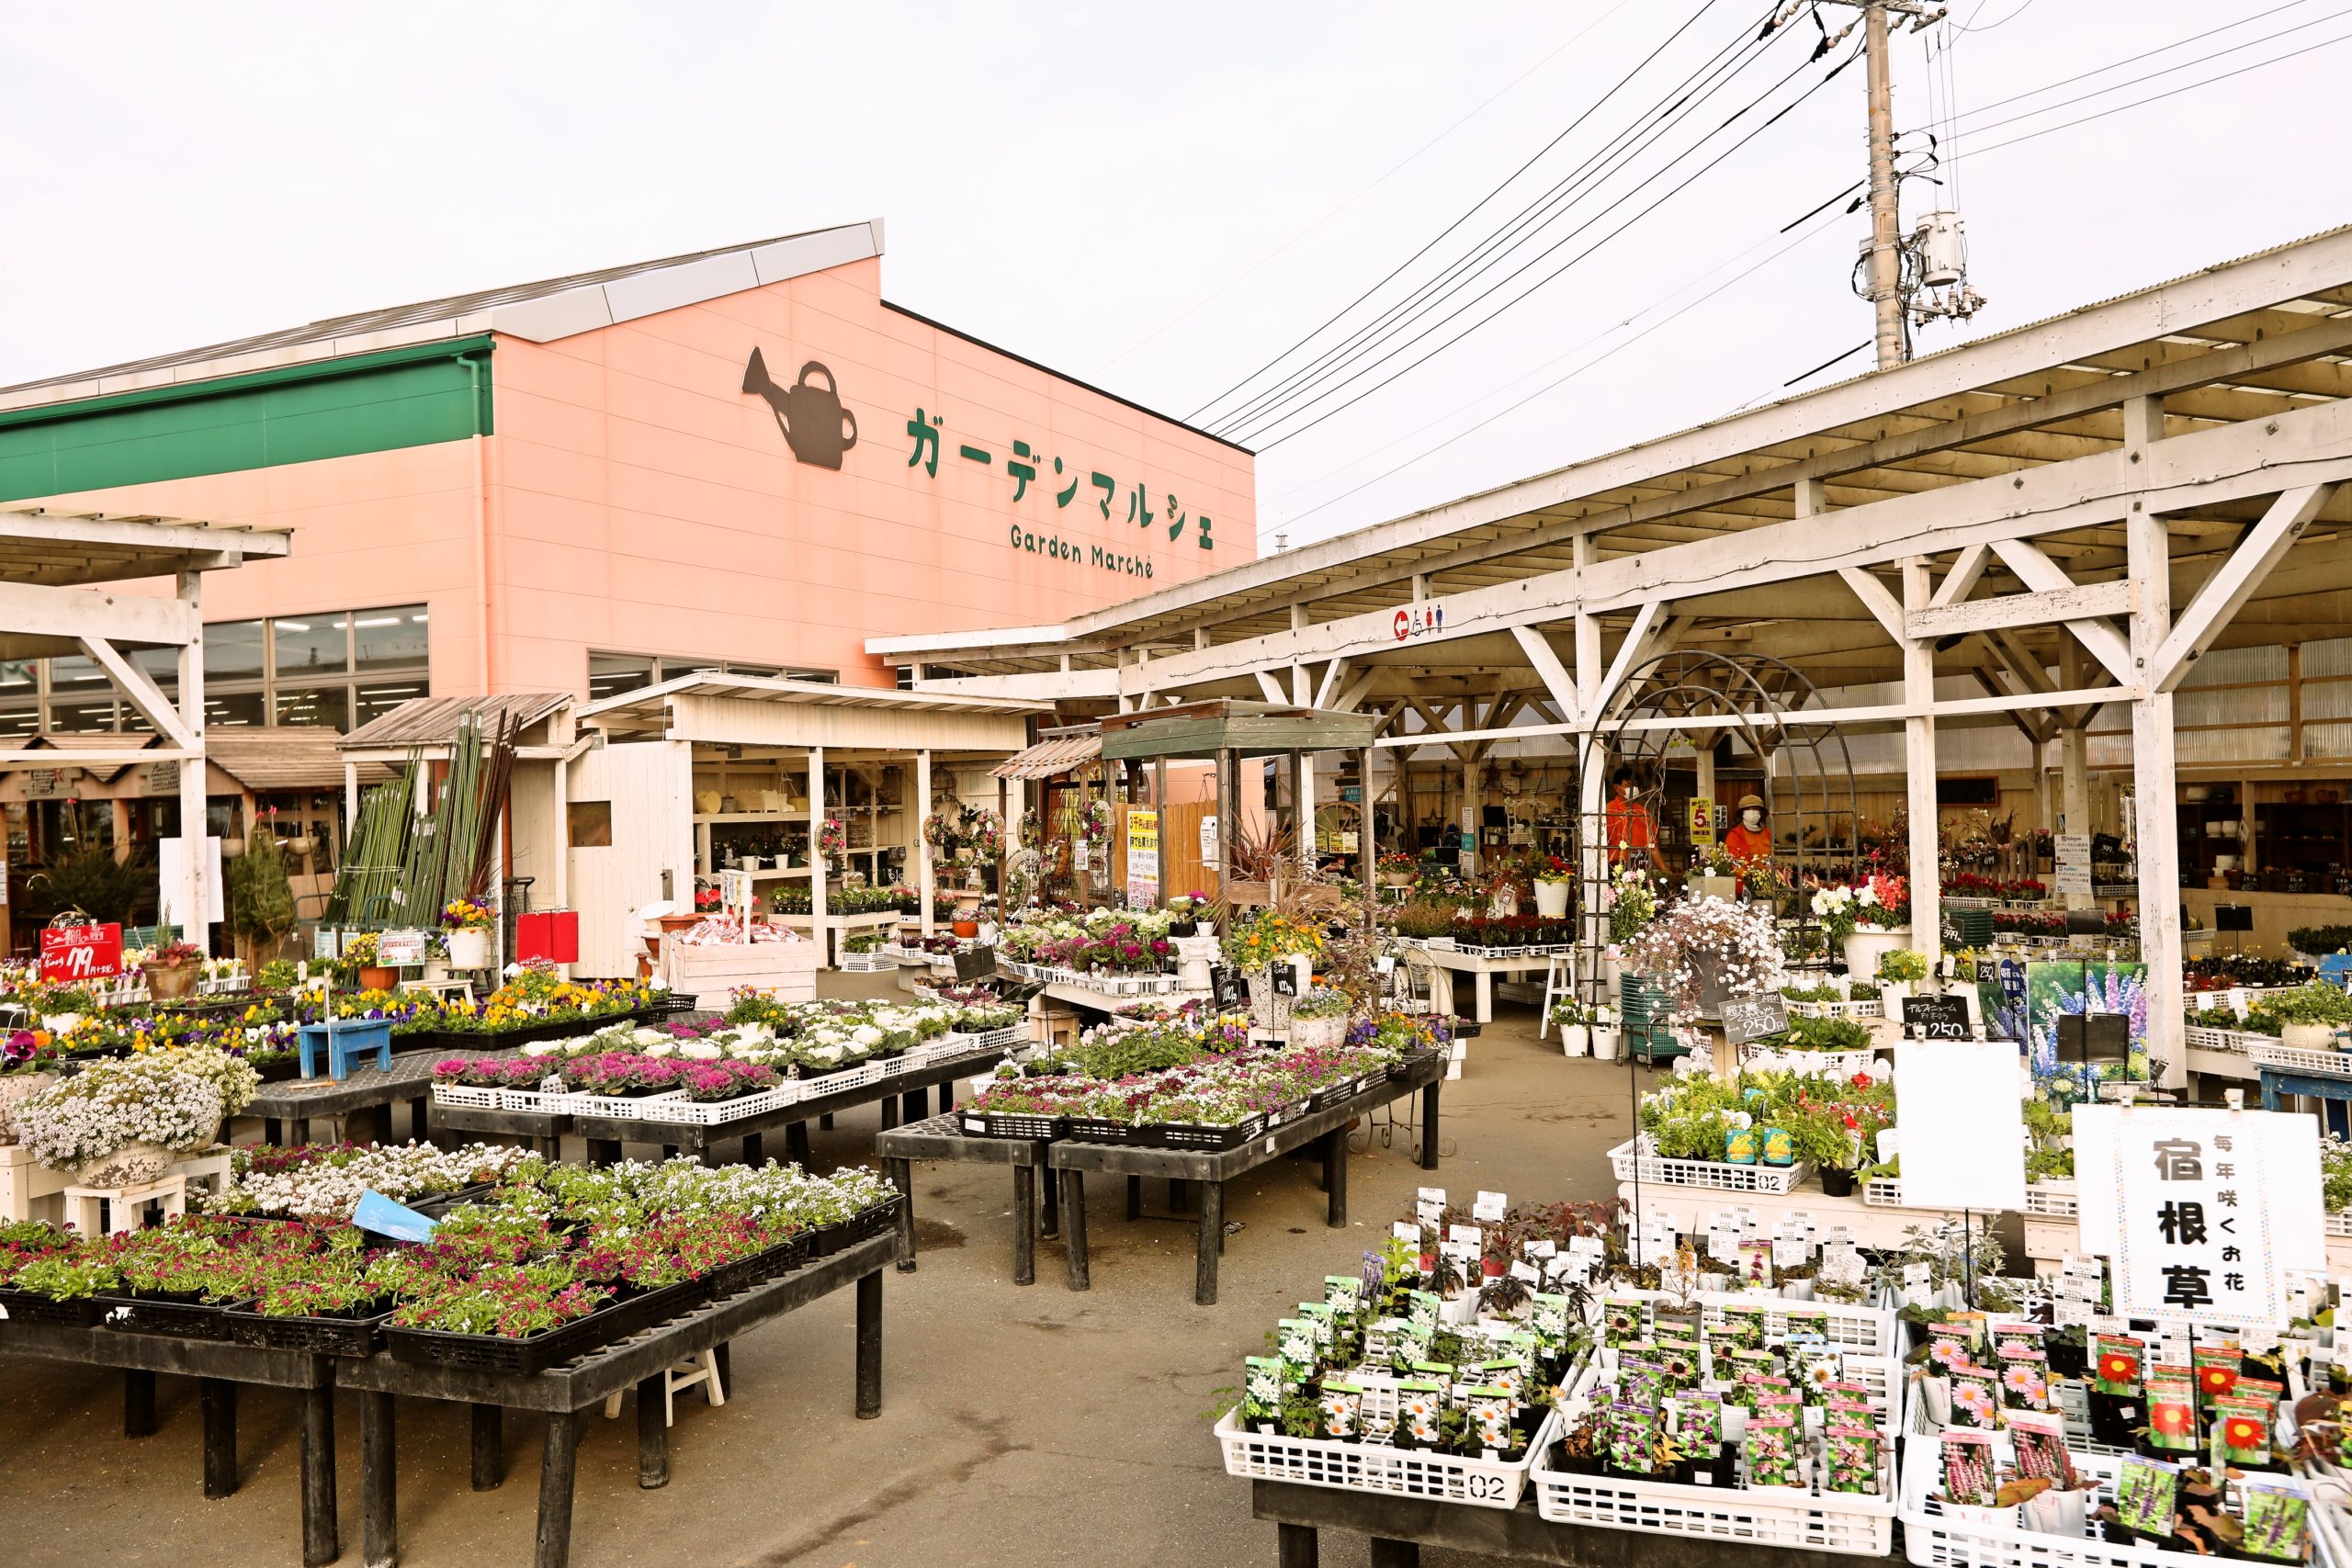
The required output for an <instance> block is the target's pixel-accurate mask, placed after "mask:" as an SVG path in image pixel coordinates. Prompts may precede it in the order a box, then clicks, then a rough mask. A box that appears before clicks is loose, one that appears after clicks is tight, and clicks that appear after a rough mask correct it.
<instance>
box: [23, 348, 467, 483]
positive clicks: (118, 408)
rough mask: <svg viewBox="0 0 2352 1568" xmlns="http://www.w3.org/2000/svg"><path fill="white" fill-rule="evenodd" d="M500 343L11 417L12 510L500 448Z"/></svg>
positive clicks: (285, 369) (347, 359)
mask: <svg viewBox="0 0 2352 1568" xmlns="http://www.w3.org/2000/svg"><path fill="white" fill-rule="evenodd" d="M495 346H496V345H495V343H494V340H493V339H492V336H491V334H489V333H477V334H474V335H471V336H468V337H461V338H445V339H442V340H440V341H438V342H435V343H429V344H412V345H409V346H407V347H402V348H388V349H380V350H378V351H376V352H374V353H370V354H355V355H345V356H343V357H340V358H334V359H322V360H317V361H313V362H312V363H310V364H307V365H286V366H277V367H272V368H270V369H266V370H253V371H247V372H245V373H244V374H243V375H237V376H222V377H219V378H213V379H210V380H204V381H189V382H183V383H177V384H175V385H172V386H168V387H147V388H142V389H140V390H138V391H132V392H117V393H114V394H112V395H110V396H107V397H99V398H85V399H81V400H76V401H74V402H66V403H49V404H45V405H42V406H40V407H38V408H26V409H11V410H7V411H6V412H0V501H24V500H29V499H34V498H38V497H40V496H49V495H62V494H68V493H71V492H74V491H86V490H104V489H107V488H110V487H112V486H116V485H127V484H146V483H152V482H153V481H155V480H159V479H191V478H195V477H198V476H199V475H205V474H225V473H235V472H238V471H240V470H243V469H246V468H277V467H282V466H284V465H286V464H288V463H309V462H315V461H318V460H319V459H321V458H325V457H356V456H357V455H359V454H361V453H367V452H388V451H393V450H396V449H398V448H400V447H403V446H428V445H432V444H434V443H436V442H443V441H462V440H465V439H467V438H468V437H470V436H474V435H489V434H494V430H495V426H494V423H493V420H492V393H491V373H490V367H491V355H492V350H493V349H494V347H495Z"/></svg>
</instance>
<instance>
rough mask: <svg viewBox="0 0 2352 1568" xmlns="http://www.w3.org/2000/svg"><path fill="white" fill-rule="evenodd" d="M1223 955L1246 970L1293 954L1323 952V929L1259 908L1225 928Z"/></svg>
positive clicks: (1255, 969) (1313, 955) (1252, 971)
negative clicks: (1252, 913) (1255, 912)
mask: <svg viewBox="0 0 2352 1568" xmlns="http://www.w3.org/2000/svg"><path fill="white" fill-rule="evenodd" d="M1224 941H1225V956H1226V957H1227V959H1228V960H1229V961H1230V962H1231V963H1232V964H1234V966H1235V967H1237V968H1238V969H1241V970H1243V971H1245V972H1247V973H1250V974H1255V973H1257V972H1258V971H1259V970H1261V969H1265V968H1269V967H1271V966H1272V965H1273V964H1276V963H1278V962H1280V961H1281V960H1283V959H1286V958H1290V957H1293V956H1298V957H1303V958H1306V959H1310V960H1311V959H1316V958H1320V957H1321V956H1323V929H1322V927H1320V926H1317V925H1313V924H1310V923H1309V922H1307V921H1305V920H1299V919H1293V918H1292V917H1290V916H1288V915H1284V914H1281V913H1279V912H1277V911H1275V910H1272V909H1266V910H1262V911H1261V912H1260V913H1258V914H1255V915H1252V916H1250V917H1249V918H1248V919H1240V920H1236V921H1234V922H1232V923H1231V924H1230V925H1229V926H1227V929H1226V933H1225V938H1224Z"/></svg>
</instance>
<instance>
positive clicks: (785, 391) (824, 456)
mask: <svg viewBox="0 0 2352 1568" xmlns="http://www.w3.org/2000/svg"><path fill="white" fill-rule="evenodd" d="M812 376H816V377H822V378H823V385H821V386H820V385H817V384H814V383H812V382H811V381H810V380H809V378H810V377H812ZM743 390H745V391H746V392H750V393H752V394H753V395H754V396H756V397H758V398H760V399H762V400H764V401H765V402H766V403H767V405H768V408H769V410H770V411H771V412H774V413H775V423H776V428H777V429H778V430H781V431H783V432H784V439H785V444H786V446H790V447H791V448H792V455H793V456H794V457H797V458H798V459H799V460H800V461H802V462H804V463H813V464H815V465H816V466H817V467H818V468H834V469H838V468H840V467H841V466H842V453H844V452H846V451H848V450H849V449H850V448H851V447H853V446H856V445H857V416H856V415H855V414H854V413H852V412H849V410H847V409H845V408H843V407H842V395H841V391H840V389H839V388H838V387H837V386H836V385H835V383H834V381H833V373H832V372H831V370H829V369H827V368H826V367H824V366H822V365H820V364H818V363H817V362H816V361H815V360H813V359H812V360H810V361H809V363H808V364H806V365H804V366H802V367H800V379H799V380H798V381H797V382H795V383H794V384H793V385H791V386H789V387H782V386H778V385H777V384H776V380H775V377H773V376H770V375H769V374H768V365H767V361H766V360H764V359H763V358H761V357H760V351H759V350H758V349H756V348H755V349H753V350H752V362H751V363H750V364H748V365H746V366H744V367H743Z"/></svg>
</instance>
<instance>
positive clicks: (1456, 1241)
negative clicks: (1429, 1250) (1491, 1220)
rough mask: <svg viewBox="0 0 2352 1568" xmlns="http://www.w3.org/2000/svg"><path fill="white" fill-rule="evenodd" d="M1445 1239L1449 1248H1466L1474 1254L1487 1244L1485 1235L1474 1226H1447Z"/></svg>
mask: <svg viewBox="0 0 2352 1568" xmlns="http://www.w3.org/2000/svg"><path fill="white" fill-rule="evenodd" d="M1445 1239H1446V1243H1447V1245H1449V1246H1452V1247H1469V1248H1470V1249H1471V1250H1472V1251H1474V1252H1475V1251H1476V1250H1477V1249H1478V1248H1479V1247H1484V1246H1485V1245H1486V1244H1487V1233H1486V1232H1485V1231H1483V1230H1481V1229H1480V1228H1479V1227H1478V1226H1476V1225H1448V1226H1446V1227H1445Z"/></svg>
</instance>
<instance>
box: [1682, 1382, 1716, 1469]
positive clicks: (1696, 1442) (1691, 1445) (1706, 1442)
mask: <svg viewBox="0 0 2352 1568" xmlns="http://www.w3.org/2000/svg"><path fill="white" fill-rule="evenodd" d="M1673 1413H1674V1435H1675V1436H1676V1437H1677V1438H1679V1439H1681V1443H1682V1450H1683V1452H1685V1453H1688V1454H1691V1455H1693V1456H1694V1457H1696V1458H1698V1459H1700V1460H1702V1461H1703V1460H1705V1459H1706V1458H1707V1457H1708V1456H1709V1455H1711V1454H1713V1452H1714V1451H1715V1450H1717V1449H1719V1448H1721V1447H1723V1442H1724V1404H1723V1401H1722V1400H1720V1399H1718V1398H1716V1397H1715V1396H1714V1395H1713V1394H1712V1393H1678V1394H1676V1395H1675V1396H1674V1400H1673Z"/></svg>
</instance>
